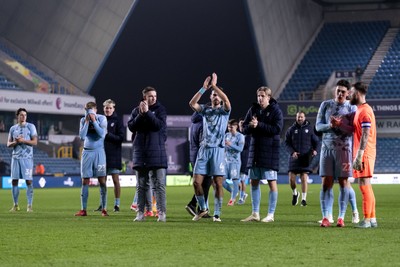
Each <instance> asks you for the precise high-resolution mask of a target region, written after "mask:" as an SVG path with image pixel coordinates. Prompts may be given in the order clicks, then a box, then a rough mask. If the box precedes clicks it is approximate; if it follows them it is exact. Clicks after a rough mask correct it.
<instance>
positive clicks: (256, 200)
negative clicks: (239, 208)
mask: <svg viewBox="0 0 400 267" xmlns="http://www.w3.org/2000/svg"><path fill="white" fill-rule="evenodd" d="M260 200H261V191H260V185H252V186H251V207H252V209H253V212H260Z"/></svg>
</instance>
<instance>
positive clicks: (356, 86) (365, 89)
mask: <svg viewBox="0 0 400 267" xmlns="http://www.w3.org/2000/svg"><path fill="white" fill-rule="evenodd" d="M353 87H354V89H356V91H358V92H360V93H361V94H363V95H366V94H367V92H368V85H366V84H365V83H363V82H356V83H355V84H354V85H353Z"/></svg>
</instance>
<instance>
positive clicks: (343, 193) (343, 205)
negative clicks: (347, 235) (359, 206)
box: [338, 186, 349, 219]
mask: <svg viewBox="0 0 400 267" xmlns="http://www.w3.org/2000/svg"><path fill="white" fill-rule="evenodd" d="M338 202H339V218H342V219H344V216H345V214H346V209H347V203H348V202H349V188H348V187H346V186H345V187H343V188H339V199H338Z"/></svg>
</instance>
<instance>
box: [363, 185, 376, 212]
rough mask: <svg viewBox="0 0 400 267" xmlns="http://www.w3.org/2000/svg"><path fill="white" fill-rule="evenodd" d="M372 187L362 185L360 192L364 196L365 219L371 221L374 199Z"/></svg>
mask: <svg viewBox="0 0 400 267" xmlns="http://www.w3.org/2000/svg"><path fill="white" fill-rule="evenodd" d="M370 187H371V185H360V190H361V194H362V197H363V199H362V207H363V213H364V218H365V219H370V218H371V211H372V203H373V200H372V197H373V195H372V196H371V190H370Z"/></svg>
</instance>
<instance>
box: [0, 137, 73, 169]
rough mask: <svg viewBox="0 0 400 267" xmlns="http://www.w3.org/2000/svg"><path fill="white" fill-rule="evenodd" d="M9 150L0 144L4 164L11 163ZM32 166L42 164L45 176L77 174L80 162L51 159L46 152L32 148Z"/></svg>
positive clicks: (67, 159) (68, 159)
mask: <svg viewBox="0 0 400 267" xmlns="http://www.w3.org/2000/svg"><path fill="white" fill-rule="evenodd" d="M11 152H12V149H11V148H7V146H6V145H4V144H0V157H1V158H2V159H3V160H4V161H5V162H11ZM33 159H34V165H36V164H38V163H42V164H43V165H44V166H45V169H46V174H56V173H63V174H79V173H80V161H79V160H76V159H72V158H52V157H49V156H48V155H47V153H46V152H44V151H42V150H40V149H38V148H34V150H33Z"/></svg>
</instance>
